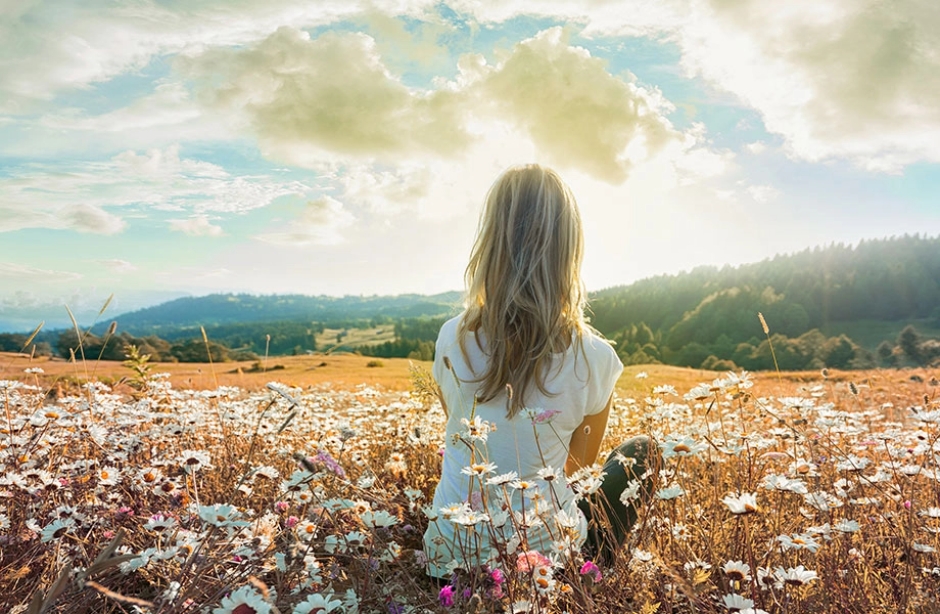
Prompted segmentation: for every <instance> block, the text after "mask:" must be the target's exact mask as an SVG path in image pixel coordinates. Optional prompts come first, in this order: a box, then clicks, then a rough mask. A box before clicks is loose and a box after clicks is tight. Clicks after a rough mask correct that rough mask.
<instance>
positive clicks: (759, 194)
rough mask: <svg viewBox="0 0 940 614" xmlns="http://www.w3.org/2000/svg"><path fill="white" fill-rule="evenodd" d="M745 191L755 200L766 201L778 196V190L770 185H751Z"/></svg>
mask: <svg viewBox="0 0 940 614" xmlns="http://www.w3.org/2000/svg"><path fill="white" fill-rule="evenodd" d="M747 193H748V194H750V195H751V198H753V199H754V200H755V201H756V202H759V203H766V202H769V201H771V200H774V199H775V198H777V197H778V196H780V190H778V189H777V188H775V187H774V186H772V185H752V186H748V187H747Z"/></svg>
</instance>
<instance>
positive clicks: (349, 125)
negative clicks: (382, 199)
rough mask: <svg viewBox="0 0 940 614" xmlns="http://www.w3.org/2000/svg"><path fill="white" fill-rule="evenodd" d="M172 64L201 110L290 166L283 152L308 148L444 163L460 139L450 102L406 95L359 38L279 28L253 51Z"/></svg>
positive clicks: (463, 140)
mask: <svg viewBox="0 0 940 614" xmlns="http://www.w3.org/2000/svg"><path fill="white" fill-rule="evenodd" d="M179 64H180V66H181V69H182V70H183V72H184V73H185V74H186V75H187V76H189V77H190V78H192V79H194V80H195V81H196V82H197V91H198V92H200V93H201V95H202V97H203V98H204V100H205V101H206V103H207V104H208V105H210V106H211V107H214V108H219V109H222V110H226V111H234V112H236V113H240V114H243V116H244V118H245V120H246V121H247V122H248V123H249V124H250V125H251V127H252V128H253V129H254V130H255V132H256V134H257V135H258V138H259V140H260V142H261V147H262V149H263V150H264V151H266V152H268V153H269V154H270V155H272V156H273V157H279V158H281V159H286V160H287V161H289V162H297V161H298V160H296V159H295V157H294V156H292V155H291V152H292V151H294V150H298V149H299V150H303V149H307V148H311V147H312V148H317V149H321V150H323V151H328V152H335V153H339V154H353V155H370V156H383V157H385V158H387V159H393V158H394V156H396V155H399V154H401V153H402V152H405V153H411V152H421V151H430V152H433V153H435V154H437V155H448V154H450V153H452V152H454V151H455V150H459V149H461V148H463V147H464V146H465V145H466V144H467V142H468V140H469V135H468V134H467V133H466V132H465V131H464V130H463V129H462V126H461V121H460V119H459V116H458V115H459V108H458V102H459V101H458V99H457V97H456V96H455V94H454V93H452V92H449V91H447V90H432V91H412V90H410V89H409V88H407V87H406V86H405V85H403V84H402V83H401V82H400V81H399V80H398V79H396V78H395V77H394V76H392V75H391V74H390V73H389V72H388V70H387V69H386V68H385V66H384V65H383V64H382V62H381V59H380V57H379V55H378V52H377V50H376V47H375V42H374V40H373V39H372V38H371V37H369V36H366V35H365V34H360V33H349V34H337V33H332V32H330V33H326V34H323V35H322V36H320V37H318V38H316V39H311V38H310V36H309V35H308V34H307V33H306V32H303V31H300V30H297V29H294V28H288V27H284V28H280V29H279V30H278V31H277V32H275V33H274V34H272V35H271V36H269V37H268V38H266V39H265V40H264V41H262V42H261V43H259V44H258V45H254V46H250V47H247V48H217V49H212V50H209V51H207V52H206V53H204V54H202V55H200V56H199V57H198V58H195V59H192V60H188V61H187V60H181V61H180V62H179Z"/></svg>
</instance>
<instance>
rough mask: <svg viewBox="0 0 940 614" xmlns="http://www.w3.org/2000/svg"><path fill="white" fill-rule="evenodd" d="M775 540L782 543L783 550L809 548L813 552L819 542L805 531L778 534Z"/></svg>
mask: <svg viewBox="0 0 940 614" xmlns="http://www.w3.org/2000/svg"><path fill="white" fill-rule="evenodd" d="M777 541H779V542H780V543H781V544H782V545H783V549H784V550H809V551H810V552H812V553H814V554H815V552H816V551H817V550H819V542H817V541H816V540H815V539H814V538H813V536H812V535H809V534H806V533H794V534H792V535H778V536H777Z"/></svg>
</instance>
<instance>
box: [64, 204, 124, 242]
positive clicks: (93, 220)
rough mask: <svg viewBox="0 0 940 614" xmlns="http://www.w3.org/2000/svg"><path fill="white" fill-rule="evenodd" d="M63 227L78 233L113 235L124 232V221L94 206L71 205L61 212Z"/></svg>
mask: <svg viewBox="0 0 940 614" xmlns="http://www.w3.org/2000/svg"><path fill="white" fill-rule="evenodd" d="M58 215H59V217H60V219H61V220H62V223H63V227H64V228H68V229H71V230H75V231H78V232H92V233H96V234H103V235H113V234H115V233H118V232H121V231H122V230H124V226H125V223H124V220H122V219H121V218H119V217H118V216H116V215H113V214H111V213H108V212H107V211H105V210H104V209H100V208H98V207H95V206H92V205H81V204H79V205H69V206H67V207H63V208H62V209H61V210H60V211H59V214H58Z"/></svg>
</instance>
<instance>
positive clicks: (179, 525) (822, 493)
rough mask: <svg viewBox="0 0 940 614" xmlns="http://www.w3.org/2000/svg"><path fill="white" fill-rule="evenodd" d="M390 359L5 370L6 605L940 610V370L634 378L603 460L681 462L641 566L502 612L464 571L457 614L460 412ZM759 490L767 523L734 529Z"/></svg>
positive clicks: (520, 590)
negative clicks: (447, 521)
mask: <svg viewBox="0 0 940 614" xmlns="http://www.w3.org/2000/svg"><path fill="white" fill-rule="evenodd" d="M369 360H371V359H369V358H368V357H361V356H353V355H343V356H336V355H330V356H303V357H290V358H272V359H270V360H269V361H268V366H269V367H270V366H273V365H275V364H282V365H283V366H284V369H281V370H269V371H267V372H264V373H245V372H244V370H246V369H247V368H249V367H250V365H248V364H244V365H241V367H242V370H243V372H242V373H238V372H237V371H236V368H237V367H238V365H234V364H222V365H218V364H217V365H215V366H214V370H215V373H214V374H213V372H212V368H210V367H209V365H182V364H174V365H157V366H155V367H154V369H153V372H168V373H170V375H169V377H166V378H165V377H151V378H150V379H148V380H147V381H146V382H144V383H143V384H144V385H143V386H142V387H137V388H134V387H131V386H130V382H128V381H125V382H124V383H120V384H118V382H120V381H121V378H122V377H126V376H128V375H129V374H130V371H129V370H128V369H126V368H124V367H122V366H120V365H118V364H113V363H112V364H109V363H101V364H99V365H97V366H96V365H94V363H89V364H88V365H87V368H88V371H89V372H95V378H96V383H93V384H92V385H85V386H81V384H82V383H83V380H82V378H83V377H84V371H85V370H84V368H78V367H76V365H73V364H68V363H65V362H62V361H48V360H46V361H33V362H29V360H28V358H26V357H20V356H16V355H9V354H8V355H2V356H0V369H2V371H0V403H2V405H3V410H2V415H0V423H2V428H0V586H2V587H4V589H5V590H4V591H3V592H2V593H0V611H3V612H13V613H22V612H26V611H31V612H36V613H38V612H40V611H45V612H63V613H65V612H69V613H72V612H75V613H84V612H101V613H112V612H115V613H116V612H131V611H137V612H148V613H150V614H156V613H158V612H159V613H161V614H167V613H177V612H179V613H183V612H225V613H234V614H265V613H268V614H270V613H273V612H275V611H277V612H282V613H285V614H287V613H291V612H298V613H300V612H307V611H317V610H316V608H315V607H313V605H311V604H312V603H313V602H312V601H309V600H313V599H321V600H322V601H321V602H319V603H321V605H322V604H326V606H325V608H324V610H323V611H326V609H330V606H331V605H332V606H334V607H333V611H341V610H345V611H354V609H358V611H360V612H396V613H397V612H402V613H404V612H412V611H414V612H418V611H431V612H437V611H455V612H465V611H479V612H487V611H500V609H501V608H503V609H505V608H510V607H512V605H513V604H514V603H516V604H517V606H518V607H519V608H521V607H522V605H521V602H523V601H525V602H527V603H528V604H529V608H530V609H531V611H541V612H556V611H564V610H567V611H571V612H613V611H617V612H644V613H646V614H652V613H653V612H704V613H719V612H721V613H723V612H728V611H734V610H735V609H739V608H744V607H745V606H747V603H746V602H745V601H743V600H745V599H748V600H750V601H751V602H752V605H753V607H755V608H760V609H763V610H765V611H768V612H786V613H788V614H791V613H792V614H796V613H803V612H878V613H881V612H884V613H887V612H892V613H893V612H918V613H920V612H922V613H925V614H926V613H930V612H937V611H938V607H937V605H936V604H937V603H938V597H940V595H938V590H940V556H938V554H937V551H938V550H940V481H938V480H940V460H938V459H940V405H938V403H937V401H938V399H937V388H936V387H935V386H933V385H932V383H931V380H932V377H933V375H935V374H934V373H932V372H929V371H918V372H914V371H872V372H865V373H856V372H853V373H831V374H828V378H827V379H823V378H822V377H821V376H820V374H819V373H788V374H781V375H779V376H778V375H776V374H760V375H759V376H755V377H754V378H753V384H754V385H753V387H748V385H747V383H748V382H747V381H744V382H740V381H737V382H736V381H735V380H733V379H723V380H721V381H718V382H713V380H715V378H716V377H720V375H719V374H715V373H709V372H701V371H696V370H689V369H677V368H672V367H662V366H656V367H653V366H650V367H642V368H640V367H629V368H628V369H627V370H626V371H625V373H624V375H623V377H622V378H621V380H620V382H619V384H618V392H619V396H620V400H619V401H618V403H617V405H616V407H615V411H614V413H613V416H612V420H611V425H610V428H609V431H608V437H607V439H606V440H605V444H604V445H605V447H607V448H610V447H612V446H614V445H615V444H616V443H618V442H619V441H621V440H622V439H624V438H626V437H627V436H629V435H632V434H635V433H638V432H645V433H648V434H651V435H653V436H654V437H655V438H656V440H657V441H658V442H660V444H662V446H663V451H664V461H663V462H664V464H663V472H661V473H660V476H659V488H660V489H661V490H660V496H657V497H655V498H653V499H652V500H651V501H650V502H649V504H648V505H646V506H645V507H644V509H643V512H642V514H641V522H640V523H638V525H637V526H636V528H635V531H634V532H633V533H632V534H631V537H630V539H629V543H628V545H627V547H625V548H623V549H622V551H620V552H619V553H618V556H617V558H616V560H614V561H613V562H612V563H611V564H610V565H609V566H608V567H606V568H604V569H603V570H602V571H603V578H602V579H601V580H600V582H599V583H595V582H594V581H593V579H591V578H589V577H587V576H585V575H580V574H579V573H578V570H579V569H580V565H581V563H582V562H583V560H582V559H581V555H580V553H579V552H578V551H577V549H575V550H573V551H571V552H570V553H569V554H568V555H566V556H565V557H559V558H557V559H556V568H555V571H554V578H553V580H554V583H553V584H552V585H551V590H541V589H540V588H539V587H538V586H537V584H535V583H534V578H533V572H531V571H529V572H524V571H522V572H520V571H516V567H515V564H514V561H515V558H514V556H515V554H514V553H513V552H503V553H502V554H501V558H500V559H499V563H500V565H501V568H502V570H503V572H504V579H503V581H502V583H501V584H500V588H499V591H498V594H497V592H494V590H493V586H494V585H493V580H492V578H491V577H490V576H487V575H485V574H484V575H479V576H466V575H464V576H462V578H463V580H462V581H463V582H464V584H463V585H461V591H462V590H463V588H466V589H467V590H468V591H469V593H468V596H467V597H466V598H464V597H463V596H462V594H461V592H458V594H457V595H456V601H457V604H456V605H455V606H453V607H452V608H445V607H443V606H442V605H441V603H440V602H439V600H438V594H437V593H438V587H436V586H434V585H432V584H431V583H430V582H429V581H428V579H427V578H426V577H425V575H424V573H423V567H422V562H421V554H420V549H421V535H422V533H423V530H424V527H426V526H427V523H428V518H427V517H426V515H425V514H424V513H423V512H422V511H421V507H422V506H423V505H424V504H426V503H427V502H428V501H429V500H430V496H431V494H432V493H433V488H434V485H435V483H436V480H437V477H438V474H439V470H440V469H439V466H440V460H439V456H438V449H439V447H440V444H441V438H442V436H443V424H442V414H441V412H440V409H439V408H438V407H435V406H433V405H428V404H427V401H426V399H427V397H426V396H422V395H417V394H410V393H409V389H410V387H411V377H410V371H409V362H408V361H405V360H395V359H385V360H383V363H384V366H383V367H378V368H369V367H366V364H367V363H368V362H369ZM324 362H325V363H326V364H325V365H322V364H321V363H324ZM37 367H38V368H39V369H41V370H42V371H43V372H42V373H39V372H35V369H36V368H37ZM424 367H427V365H424ZM27 369H29V370H30V371H31V372H29V373H26V372H24V370H27ZM641 372H643V373H645V376H641V377H638V376H639V375H640V374H641ZM216 377H217V378H218V381H219V384H220V385H221V388H216V385H215V378H216ZM912 377H914V379H912ZM273 380H274V381H279V382H282V383H283V385H282V386H280V387H276V388H277V389H276V390H275V389H271V388H267V387H266V384H267V383H269V382H271V381H273ZM14 381H15V383H14ZM102 382H111V383H113V384H114V386H113V387H110V386H106V385H104V384H102ZM703 382H704V383H706V384H708V385H707V386H705V387H696V386H697V385H698V384H699V383H703ZM234 386H237V387H238V388H237V389H236V388H233V387H234ZM671 387H674V389H675V390H676V391H678V395H676V394H673V390H672V388H671ZM51 390H58V391H59V392H58V393H56V394H55V395H53V394H50V391H51ZM690 391H691V392H690ZM686 393H688V395H687V396H688V398H684V395H686ZM911 408H916V410H912V409H911ZM275 472H276V475H275ZM774 476H776V477H774ZM773 480H777V482H776V483H777V484H778V486H777V487H774V486H772V485H771V482H772V481H773ZM670 488H671V489H672V490H671V491H670V490H669V489H670ZM788 489H789V490H788ZM801 491H805V492H801ZM676 492H681V494H678V495H677V496H675V497H673V495H674V494H676ZM739 493H745V494H746V493H752V494H754V495H755V501H756V504H757V509H756V510H754V511H752V512H751V513H746V514H735V513H733V511H732V509H731V507H730V506H729V504H728V503H726V502H725V499H726V498H727V497H728V495H731V494H734V495H736V494H739ZM228 504H230V505H231V506H230V507H226V506H227V505H228ZM160 527H163V528H160ZM732 561H738V562H739V563H738V564H736V565H737V566H738V568H742V566H746V572H739V573H740V575H741V576H742V577H740V578H738V577H737V576H736V575H735V573H734V572H731V573H729V572H728V571H727V570H728V569H731V567H729V562H732ZM799 566H803V568H804V569H805V570H809V571H811V572H813V573H814V574H815V577H813V576H812V575H805V576H803V577H802V579H801V578H800V571H799ZM723 568H724V569H723ZM788 570H789V572H788ZM788 573H789V576H788V575H787V574H788ZM745 574H746V577H743V576H744V575H745ZM730 595H737V596H738V597H736V599H738V600H739V601H738V602H737V604H738V605H737V606H735V607H728V606H727V605H726V603H725V600H726V599H732V597H730ZM314 596H318V597H314ZM242 597H244V599H243V600H242V601H243V602H244V603H242V602H240V601H238V600H239V599H240V598H242ZM305 604H306V605H305ZM732 605H733V604H732ZM307 606H310V608H309V610H305V608H306V607H307ZM30 607H32V610H28V608H30ZM135 608H136V609H135Z"/></svg>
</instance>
